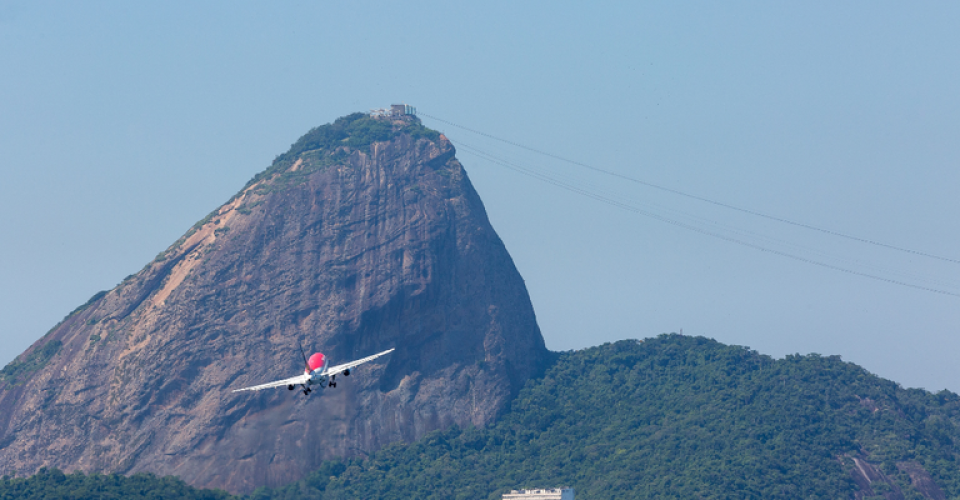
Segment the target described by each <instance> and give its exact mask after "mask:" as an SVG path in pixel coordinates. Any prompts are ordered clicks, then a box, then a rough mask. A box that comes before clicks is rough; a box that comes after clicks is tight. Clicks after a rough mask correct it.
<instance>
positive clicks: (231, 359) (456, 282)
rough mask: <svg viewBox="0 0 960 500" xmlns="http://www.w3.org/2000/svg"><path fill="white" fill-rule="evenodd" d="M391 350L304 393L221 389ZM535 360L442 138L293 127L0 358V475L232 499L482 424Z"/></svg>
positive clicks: (382, 129) (517, 284) (500, 255)
mask: <svg viewBox="0 0 960 500" xmlns="http://www.w3.org/2000/svg"><path fill="white" fill-rule="evenodd" d="M299 342H302V343H303V344H304V347H305V348H306V349H309V350H319V351H323V352H324V353H325V354H327V356H328V358H329V359H330V360H332V362H333V363H338V362H344V361H348V360H351V359H357V358H359V357H362V356H366V355H369V354H372V353H375V352H378V351H380V350H384V349H387V348H391V347H395V348H396V351H395V352H393V353H392V354H390V355H389V356H386V357H384V358H381V359H378V360H376V361H375V362H373V363H371V364H369V365H364V366H363V367H361V368H360V369H358V370H357V371H356V372H355V374H352V375H351V376H350V377H349V378H348V379H345V380H343V381H342V382H339V381H338V382H339V384H338V387H337V388H336V389H329V390H325V391H320V392H315V393H314V394H313V395H312V396H311V397H310V398H303V397H302V396H300V395H299V394H297V393H288V392H287V391H286V390H282V389H281V390H276V391H264V392H261V393H241V394H233V393H231V392H230V390H231V389H234V388H238V387H243V386H245V385H252V384H255V383H260V382H266V381H271V380H276V379H279V378H285V377H289V376H293V375H296V374H298V373H299V372H300V370H302V369H303V362H302V360H301V358H300V353H299V351H298V347H297V345H298V343H299ZM547 356H548V353H547V351H546V348H545V347H544V344H543V339H542V337H541V335H540V331H539V329H538V327H537V324H536V319H535V317H534V313H533V308H532V306H531V304H530V300H529V297H528V296H527V291H526V288H525V286H524V284H523V280H522V279H521V277H520V275H519V273H517V270H516V268H515V267H514V265H513V261H512V260H511V259H510V256H509V255H508V254H507V251H506V249H505V248H504V246H503V244H502V242H501V241H500V239H499V237H498V236H497V235H496V233H495V232H494V230H493V228H492V227H491V226H490V224H489V222H488V220H487V217H486V213H485V211H484V208H483V204H482V203H481V201H480V198H479V197H478V196H477V193H476V192H475V191H474V189H473V187H472V185H471V184H470V181H469V179H468V178H467V175H466V172H465V171H464V169H463V167H462V166H461V165H460V163H459V162H458V161H457V159H456V157H455V150H454V148H453V146H452V145H451V144H450V142H449V141H447V140H446V139H445V138H444V137H443V136H441V135H439V134H438V133H437V132H435V131H431V130H429V129H426V128H424V127H423V126H422V125H421V124H420V122H419V121H418V120H417V119H416V118H415V117H410V116H406V117H400V118H396V119H374V118H371V117H369V116H367V115H364V114H359V113H358V114H354V115H350V116H347V117H344V118H341V119H339V120H337V121H336V122H334V123H332V124H328V125H324V126H322V127H318V128H316V129H313V130H311V131H310V132H308V133H307V134H306V135H304V136H303V137H302V138H301V139H300V140H299V141H297V142H296V143H295V144H294V145H293V146H292V147H291V148H290V150H289V151H288V152H287V153H284V154H282V155H280V156H279V157H278V158H277V159H276V161H275V162H274V163H273V165H272V166H271V167H270V168H268V169H267V170H266V171H264V172H263V173H261V174H259V175H257V176H256V177H255V178H254V179H253V180H251V182H250V183H249V184H248V185H247V186H246V187H245V188H244V189H243V190H242V191H241V192H239V193H238V194H237V195H236V196H234V197H233V198H232V199H231V200H229V201H228V202H227V203H226V204H224V205H223V206H221V207H220V208H218V209H217V210H215V211H213V212H212V213H211V214H210V215H209V216H208V217H206V218H205V219H203V220H202V221H200V222H198V223H197V224H196V226H194V227H193V228H192V229H191V230H190V231H188V232H187V233H186V234H185V235H184V236H183V237H182V238H181V239H180V240H179V241H177V242H175V243H174V244H173V245H171V246H170V248H168V249H167V250H166V251H164V252H162V253H161V254H160V255H159V256H158V257H157V258H156V260H155V261H153V262H151V263H149V264H148V265H147V266H146V267H145V268H144V269H143V270H141V271H140V272H138V273H136V274H134V275H131V276H130V277H128V278H127V279H125V280H124V281H123V283H121V284H120V285H118V286H117V287H116V288H114V289H112V290H109V291H105V292H102V293H99V294H97V295H95V296H94V297H93V298H91V300H90V301H89V302H88V303H87V304H84V305H83V306H81V307H79V308H77V310H76V311H74V312H73V313H71V314H70V315H68V317H67V318H66V319H65V320H64V321H63V322H62V323H61V324H59V325H57V326H56V327H55V328H54V329H52V330H51V331H50V332H49V333H48V334H47V335H45V336H44V337H43V338H42V339H40V340H39V341H37V342H36V343H35V344H34V345H33V346H32V347H30V349H28V350H27V352H25V353H23V354H22V355H21V356H19V357H18V358H17V359H16V360H15V361H14V362H12V363H11V364H10V365H8V366H7V367H5V368H4V369H3V370H2V371H0V467H2V470H3V471H4V472H10V471H16V472H17V473H19V474H21V475H22V474H31V473H33V472H35V471H37V470H39V469H40V468H41V467H58V468H60V469H62V470H67V471H74V470H81V471H86V472H93V471H102V472H120V473H124V474H130V473H135V472H139V471H147V472H153V473H157V474H160V475H166V474H173V475H178V476H180V477H181V478H183V479H184V480H185V481H186V482H188V483H189V484H192V485H195V486H206V487H219V488H224V489H227V490H230V491H234V492H243V491H250V490H252V489H253V488H255V487H257V486H262V485H280V484H285V483H288V482H289V481H291V480H296V479H298V478H300V477H303V475H304V474H306V473H308V472H309V471H311V470H313V469H315V468H316V467H317V466H319V464H320V463H321V462H322V461H323V460H324V459H329V458H332V457H338V456H352V455H357V454H363V453H369V452H372V451H374V450H377V449H379V448H380V447H382V446H384V445H386V444H389V443H393V442H398V441H406V442H410V441H414V440H416V439H418V438H419V437H421V436H423V435H424V434H426V433H428V432H430V431H433V430H436V429H443V428H447V427H449V426H451V425H459V426H469V425H475V426H484V425H487V424H489V423H490V422H492V421H493V419H494V418H495V416H496V415H497V414H498V413H499V412H501V411H502V409H503V408H504V407H505V405H506V404H507V403H508V402H509V400H510V399H511V398H512V397H513V396H514V395H515V394H516V393H517V391H519V389H520V387H521V386H522V385H523V383H524V382H525V381H526V380H527V378H529V377H530V376H531V375H533V374H534V373H536V371H537V370H538V369H539V368H540V366H541V365H542V362H543V361H544V360H545V359H546V357H547Z"/></svg>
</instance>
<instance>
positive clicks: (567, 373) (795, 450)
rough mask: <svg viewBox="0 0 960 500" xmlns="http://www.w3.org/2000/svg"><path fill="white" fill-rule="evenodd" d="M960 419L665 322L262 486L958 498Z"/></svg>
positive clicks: (838, 364)
mask: <svg viewBox="0 0 960 500" xmlns="http://www.w3.org/2000/svg"><path fill="white" fill-rule="evenodd" d="M958 423H960V397H958V396H957V395H956V394H953V393H950V392H946V391H944V392H941V393H938V394H931V393H928V392H926V391H922V390H913V389H903V388H900V387H899V386H897V384H895V383H893V382H890V381H886V380H883V379H880V378H878V377H876V376H874V375H871V374H870V373H868V372H866V371H865V370H863V369H862V368H860V367H858V366H856V365H853V364H851V363H845V362H843V361H841V360H840V359H839V358H838V357H822V356H818V355H808V356H788V357H787V358H785V359H782V360H774V359H772V358H770V357H767V356H762V355H759V354H757V353H756V352H753V351H750V350H748V349H745V348H742V347H736V346H725V345H722V344H720V343H718V342H715V341H712V340H708V339H704V338H695V337H683V336H678V335H663V336H660V337H658V338H655V339H648V340H646V341H643V342H637V341H623V342H617V343H615V344H607V345H603V346H600V347H595V348H591V349H586V350H583V351H576V352H568V353H561V354H558V355H557V356H556V360H555V361H554V362H553V364H552V365H551V367H550V368H548V369H547V371H546V373H545V375H544V376H543V377H541V378H540V379H537V380H534V381H531V382H530V383H529V384H528V385H527V387H526V388H525V389H524V390H523V391H522V392H521V394H520V395H519V397H518V398H517V399H516V400H515V401H514V403H513V405H512V408H511V409H510V410H509V411H508V412H507V413H506V414H505V415H504V416H503V417H502V418H501V419H500V421H499V422H498V423H497V424H495V425H494V426H492V427H490V428H487V429H466V430H458V429H452V430H448V431H443V432H437V433H434V434H431V435H429V436H428V437H427V438H425V439H423V440H421V441H419V442H417V443H414V444H411V445H394V446H390V447H388V448H386V449H384V450H381V451H380V452H377V453H375V454H373V455H371V456H370V457H367V458H365V459H356V460H349V461H345V462H328V463H326V464H325V465H324V467H323V468H322V469H321V470H319V471H317V472H315V473H313V474H312V475H310V476H309V477H308V478H307V479H305V480H303V481H300V482H298V483H294V484H291V485H289V486H288V487H286V488H280V489H274V490H267V489H261V490H258V491H257V492H255V493H254V494H253V495H252V498H255V499H258V500H266V499H307V498H309V499H324V500H334V499H336V500H340V499H343V500H346V499H360V498H382V499H394V498H396V499H401V498H403V499H409V498H426V499H483V498H499V495H500V493H502V492H504V491H506V490H509V489H515V488H524V487H527V488H530V487H552V486H571V487H574V488H576V490H577V497H578V498H581V499H583V500H596V499H608V498H609V499H613V498H617V499H620V498H622V499H633V498H661V499H662V498H677V499H680V498H682V499H691V498H717V499H721V498H755V499H761V498H762V499H769V498H783V499H799V498H804V499H805V498H830V499H836V498H851V499H852V498H887V499H896V498H903V499H920V498H934V499H941V498H960V463H958V453H957V448H956V444H955V443H957V442H960V441H958V439H960V431H958V427H957V425H958ZM18 481H22V480H18ZM7 484H10V483H9V482H8V483H7ZM4 487H8V486H4ZM4 494H6V493H5V492H3V491H0V498H7V497H5V496H3V495H4ZM11 498H12V497H11ZM48 498H52V497H48ZM63 498H66V497H63Z"/></svg>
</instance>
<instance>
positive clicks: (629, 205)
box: [453, 139, 957, 288]
mask: <svg viewBox="0 0 960 500" xmlns="http://www.w3.org/2000/svg"><path fill="white" fill-rule="evenodd" d="M453 141H454V143H455V144H456V145H457V148H458V149H459V150H461V151H464V152H466V153H468V154H471V155H474V156H476V157H478V158H481V159H484V160H487V161H490V162H492V163H496V164H498V165H500V166H503V167H506V168H508V169H510V170H513V171H516V172H519V173H522V174H524V175H527V176H529V177H534V178H536V179H539V180H542V181H544V182H547V183H549V184H552V185H555V186H559V187H562V188H564V189H567V190H570V191H574V192H576V193H578V194H581V195H585V196H589V197H591V198H593V199H598V198H604V199H603V200H600V201H603V202H604V203H607V204H609V205H614V206H617V207H618V208H623V209H626V210H629V211H633V212H637V213H641V214H643V215H649V212H648V211H647V210H651V209H652V210H660V211H665V212H668V213H672V219H671V220H675V221H677V222H678V223H679V224H687V225H692V224H701V225H706V226H714V227H716V228H717V230H719V231H727V232H728V233H734V234H735V235H739V236H741V237H745V238H758V239H760V240H765V241H766V242H767V243H766V244H770V243H772V244H779V245H784V246H787V247H793V248H794V249H795V250H798V251H802V252H809V253H812V254H814V255H818V256H819V257H821V258H827V259H832V260H834V261H839V262H841V263H845V264H847V265H855V266H861V267H866V268H870V269H873V270H874V271H876V272H879V273H883V274H886V275H895V276H901V277H903V278H907V279H910V280H913V281H922V282H925V283H933V284H936V285H939V286H943V287H951V288H952V287H956V286H957V284H956V283H953V282H947V281H943V280H939V279H936V278H931V277H929V276H923V275H918V274H915V273H908V272H901V271H891V270H889V269H885V268H883V267H880V266H877V265H874V264H872V263H870V262H866V261H863V260H860V259H856V258H853V259H851V258H847V257H843V256H839V255H833V254H830V253H827V252H825V251H822V250H819V249H815V248H811V247H808V246H804V245H801V244H798V243H794V242H791V241H787V240H784V239H780V238H776V237H772V236H768V235H766V234H763V233H758V232H755V231H751V230H748V229H743V228H739V227H736V226H731V225H729V224H724V223H721V222H717V221H714V220H711V219H707V218H704V217H700V216H697V215H693V214H690V213H686V212H682V211H678V210H674V209H671V208H668V207H663V206H659V205H657V204H651V203H645V202H642V201H638V200H636V199H633V198H630V197H624V196H622V195H619V194H617V193H613V192H611V191H609V190H607V189H604V188H600V187H597V186H592V188H593V189H588V188H584V187H583V186H582V185H575V184H574V183H575V182H577V181H575V180H564V179H562V178H558V177H557V176H556V175H550V174H546V173H543V172H539V171H537V170H535V169H534V168H531V167H528V166H524V165H518V164H516V163H512V162H510V161H508V160H504V159H502V158H498V157H496V156H494V155H492V154H490V153H487V152H485V151H483V150H480V149H478V148H476V147H474V146H471V145H468V144H466V143H463V142H461V141H459V140H456V139H453ZM561 184H563V185H562V186H561ZM588 193H589V194H588ZM624 200H626V201H624ZM637 205H640V207H638V206H637ZM643 207H646V208H647V210H644V208H643ZM661 217H665V218H671V216H670V215H669V214H668V215H667V216H663V215H661ZM683 218H689V219H691V220H692V221H693V222H689V221H686V222H685V221H683V220H682V219H683ZM678 219H680V220H678ZM684 227H685V226H684ZM706 231H708V232H711V233H712V231H710V230H709V229H707V230H706ZM711 235H712V234H711ZM735 239H738V240H743V238H735ZM753 245H756V246H763V247H764V248H768V246H764V245H765V243H763V242H760V243H756V242H754V243H753ZM768 251H769V250H768ZM841 267H842V266H841Z"/></svg>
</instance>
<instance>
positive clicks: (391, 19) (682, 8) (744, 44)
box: [0, 0, 960, 391]
mask: <svg viewBox="0 0 960 500" xmlns="http://www.w3.org/2000/svg"><path fill="white" fill-rule="evenodd" d="M958 25H960V6H958V5H957V4H956V3H949V2H930V3H924V4H909V5H908V4H903V3H896V2H844V3H842V4H839V5H838V4H836V3H835V2H804V3H802V4H800V3H786V2H781V3H772V2H726V3H724V4H723V5H720V4H717V3H711V2H702V3H683V4H677V3H675V2H671V3H667V2H663V3H647V4H639V3H638V2H619V3H603V4H596V3H594V4H586V3H579V2H577V3H575V2H520V3H518V2H472V3H466V2H464V3H460V2H416V3H412V4H406V5H401V4H399V3H388V2H383V3H377V2H363V1H360V2H323V1H314V2H306V1H285V2H274V3H265V2H260V3H254V2H209V3H201V4H197V3H193V2H191V3H187V2H162V3H161V2H155V3H146V2H144V3H130V2H113V3H108V2H84V3H82V4H81V3H71V2H43V1H33V2H26V1H11V0H0V68H3V71H0V169H2V172H3V177H2V178H3V181H2V183H0V212H2V213H3V214H4V216H3V217H2V218H0V238H2V244H0V318H3V322H2V325H0V364H5V363H7V362H9V361H10V360H12V359H13V358H14V356H16V355H17V354H18V353H20V352H22V351H23V350H24V349H25V348H26V347H28V346H29V345H30V344H31V343H32V342H33V341H35V340H36V339H37V338H39V337H40V336H41V335H43V333H44V332H46V331H47V330H48V329H49V328H50V327H52V326H53V325H54V324H56V323H57V321H59V320H60V319H61V318H62V317H63V316H64V315H66V314H67V313H68V312H69V311H70V310H72V309H73V308H74V307H76V306H77V305H79V304H81V303H83V302H84V301H86V299H87V298H89V297H90V296H91V295H93V294H94V293H95V292H97V291H99V290H103V289H109V288H112V287H113V286H115V285H116V284H117V283H118V282H119V281H121V280H122V279H123V278H124V277H125V276H127V275H129V274H132V273H134V272H137V271H138V270H139V269H140V268H142V267H143V266H144V265H145V264H146V263H147V262H149V261H150V260H151V259H152V258H153V257H154V256H155V255H156V254H157V253H159V252H160V251H161V250H163V249H164V248H166V247H167V246H168V245H169V244H170V243H172V242H173V241H175V240H176V239H177V238H178V237H179V236H180V235H181V234H183V233H184V232H185V231H186V230H187V229H188V228H189V227H190V226H191V225H192V224H193V223H194V222H196V221H197V220H199V219H201V218H203V217H204V216H205V215H206V214H207V213H209V212H210V211H211V210H212V209H213V208H215V207H217V206H219V205H220V204H221V203H222V202H224V201H226V200H227V199H228V198H229V197H230V196H231V195H232V194H233V193H235V192H236V191H237V190H239V189H240V188H241V187H242V186H243V185H244V183H245V182H246V181H247V180H248V179H250V178H251V177H252V176H253V175H254V174H255V173H257V172H258V171H260V170H262V169H264V168H266V167H267V166H268V165H269V164H270V162H271V161H272V160H273V158H274V157H275V156H276V155H277V154H280V153H282V152H283V151H285V150H286V148H287V147H289V145H290V144H291V143H293V142H294V141H295V140H296V139H297V138H298V137H299V136H300V135H302V134H303V133H304V132H306V131H307V130H309V129H310V128H311V127H314V126H317V125H321V124H324V123H328V122H330V121H332V120H334V119H336V118H337V117H339V116H342V115H345V114H348V113H351V112H355V111H366V110H369V109H371V108H378V107H385V106H388V105H389V104H392V103H397V102H406V103H408V104H411V105H414V106H416V107H417V108H418V110H419V111H420V113H421V115H429V116H431V117H437V118H441V119H443V120H445V121H446V122H449V123H455V124H458V125H460V126H462V127H466V128H469V129H473V130H477V131H482V132H484V133H486V134H490V135H493V136H496V137H500V138H504V139H507V140H509V141H511V142H514V143H516V144H520V145H523V146H526V147H529V148H533V149H537V150H541V151H546V152H549V153H551V154H553V155H557V156H560V157H562V158H567V159H570V160H573V161H576V162H580V163H583V164H587V165H590V166H593V167H597V168H600V169H603V170H606V171H609V172H612V173H614V174H617V175H620V176H625V177H629V178H631V179H637V180H641V181H643V182H646V183H652V184H655V185H657V186H660V187H664V188H668V189H671V190H675V191H680V192H683V193H686V194H689V195H693V196H697V197H700V198H706V199H709V200H713V201H717V202H720V203H723V204H726V205H733V206H737V207H740V208H744V209H747V210H750V211H753V212H759V213H762V214H765V215H769V216H773V217H777V218H781V219H787V220H790V221H795V222H800V223H803V224H806V225H809V226H815V227H817V228H822V229H826V230H829V231H832V232H836V233H842V234H844V235H849V236H856V237H858V238H861V239H869V240H872V241H877V242H882V243H884V244H888V245H893V246H897V247H903V248H907V249H911V250H914V251H918V252H923V253H928V254H933V255H937V256H941V257H945V258H949V259H955V260H956V259H960V218H958V217H957V216H956V214H958V213H960V197H958V196H957V194H956V193H957V187H958V186H960V168H957V167H958V161H960V121H958V120H957V117H958V116H960V92H957V89H958V88H960V65H958V64H957V61H960V34H958V33H960V31H958V30H957V29H956V26H958ZM422 118H423V121H424V123H425V124H426V125H428V126H431V127H433V128H436V129H438V130H441V131H443V132H445V133H446V134H447V135H448V136H449V137H450V138H451V139H452V140H453V141H454V143H455V144H459V145H461V147H460V153H459V154H458V157H459V158H460V159H461V161H462V162H463V163H464V165H465V167H466V169H467V171H468V173H469V175H470V177H471V179H472V180H473V182H474V184H475V186H476V188H477V190H478V191H479V192H480V195H481V197H482V198H483V200H484V202H485V204H486V207H487V211H488V214H489V216H490V219H491V221H492V223H493V225H494V227H495V228H496V229H497V231H498V232H499V234H500V236H501V237H502V238H503V240H504V243H505V244H506V246H507V248H508V250H509V251H510V253H511V255H512V256H513V258H514V260H515V262H516V264H517V267H518V268H519V270H520V272H521V274H523V276H524V278H525V280H526V283H527V286H528V288H529V291H530V294H531V297H532V299H533V303H534V307H535V309H536V312H537V316H538V320H539V322H540V325H541V328H542V330H543V334H544V337H545V339H546V342H547V346H548V347H550V348H551V349H554V350H566V349H576V348H582V347H587V346H592V345H597V344H599V343H602V342H606V341H612V340H617V339H622V338H643V337H649V336H654V335H657V334H659V333H662V332H671V331H679V330H680V329H681V328H682V329H683V332H684V333H685V334H692V335H704V336H708V337H713V338H716V339H717V340H720V341H722V342H725V343H731V344H741V345H747V346H750V347H752V348H754V349H757V350H759V351H760V352H762V353H766V354H770V355H774V356H778V357H779V356H783V355H785V354H789V353H795V352H799V353H809V352H818V353H822V354H838V355H841V356H842V357H843V359H845V360H848V361H853V362H856V363H858V364H861V365H863V366H865V367H866V368H867V369H869V370H870V371H872V372H874V373H877V374H879V375H881V376H884V377H887V378H891V379H893V380H896V381H897V382H900V383H902V384H903V385H905V386H911V387H924V388H927V389H930V390H939V389H943V388H949V389H951V390H953V391H960V363H957V362H956V361H955V360H956V357H957V353H958V352H960V297H957V296H956V294H960V264H957V263H955V262H949V261H944V260H937V259H931V258H928V257H924V256H921V255H918V254H916V253H906V252H900V251H895V250H890V249H888V248H882V247H879V246H877V245H871V244H865V243H862V242H856V241H852V240H850V239H846V238H839V237H835V236H831V235H828V234H826V233H824V232H818V231H811V230H808V229H803V228H799V227H797V226H791V225H787V224H783V223H778V222H775V221H771V220H770V219H766V218H761V217H756V216H751V215H747V214H745V213H743V212H737V211H733V210H729V209H726V208H723V207H720V206H718V205H716V204H710V203H704V202H701V201H697V200H695V199H692V198H690V197H684V196H678V195H676V194H671V193H669V192H666V191H663V190H658V189H653V188H650V187H649V186H644V185H642V184H637V183H634V182H631V181H627V180H624V179H623V177H613V176H610V175H605V174H602V173H599V172H597V171H591V170H588V169H584V168H582V167H578V166H575V165H572V164H570V163H565V162H562V161H559V160H556V159H555V158H550V157H546V156H543V155H538V154H534V153H531V152H530V151H528V150H524V149H520V148H517V147H515V146H513V145H510V144H507V143H503V142H498V141H495V140H492V139H490V138H488V137H484V136H479V135H477V134H473V133H471V132H469V131H467V130H464V129H462V128H458V127H455V126H453V125H450V124H449V123H444V122H439V121H437V120H434V119H432V118H428V117H427V116H422ZM468 148H469V149H470V151H476V153H473V152H468ZM490 158H494V159H497V161H499V162H500V163H498V162H497V161H491V160H490ZM504 162H506V163H508V164H510V165H512V166H514V167H522V168H524V169H527V170H528V171H531V172H534V173H536V174H537V175H540V176H541V177H543V176H545V177H546V178H548V179H552V180H553V182H555V183H556V182H562V183H565V184H566V185H568V186H574V187H576V188H577V189H578V190H580V191H582V192H585V193H586V194H587V195H588V196H584V195H583V194H582V193H580V194H578V193H575V192H571V191H568V190H564V189H561V188H558V187H557V186H556V185H555V184H551V183H549V182H544V181H543V180H538V179H535V178H532V177H529V176H525V175H521V174H520V173H518V172H516V171H514V170H510V169H508V168H504V167H503V165H502V164H501V163H504ZM590 196H592V197H590ZM598 198H600V200H598ZM602 200H616V201H617V204H615V205H612V204H609V203H604V202H603V201H602ZM663 219H669V220H671V221H674V222H680V223H681V225H672V224H669V223H665V222H663ZM691 228H692V229H691ZM718 235H719V236H720V237H717V236H718ZM731 240H736V241H738V242H740V243H737V242H733V241H731ZM744 243H746V244H744ZM785 255H787V256H785ZM811 262H813V263H811ZM864 274H867V275H871V276H875V277H877V278H881V279H880V280H878V279H871V278H867V277H864V276H863V275H864ZM891 281H897V282H900V283H905V284H906V285H913V286H918V287H922V288H929V289H934V290H940V291H943V292H948V294H943V293H935V292H931V291H926V290H921V289H918V288H911V287H910V286H905V285H898V284H894V283H891ZM949 294H954V295H949Z"/></svg>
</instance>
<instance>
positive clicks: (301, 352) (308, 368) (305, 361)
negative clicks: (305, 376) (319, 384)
mask: <svg viewBox="0 0 960 500" xmlns="http://www.w3.org/2000/svg"><path fill="white" fill-rule="evenodd" d="M297 345H298V346H300V356H302V357H303V367H304V369H305V370H306V371H307V373H310V363H308V362H307V355H306V353H304V352H303V344H301V343H300V341H299V340H298V341H297Z"/></svg>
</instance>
